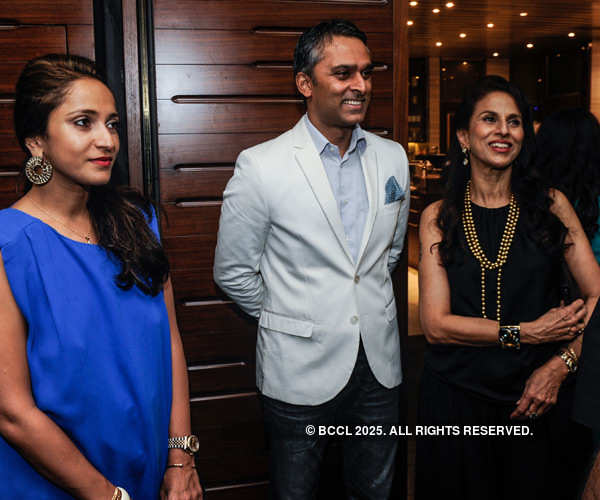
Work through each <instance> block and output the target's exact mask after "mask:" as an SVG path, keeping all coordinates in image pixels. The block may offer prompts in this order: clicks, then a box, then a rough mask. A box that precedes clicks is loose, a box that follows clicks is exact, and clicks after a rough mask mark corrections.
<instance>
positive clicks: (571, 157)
mask: <svg viewBox="0 0 600 500" xmlns="http://www.w3.org/2000/svg"><path fill="white" fill-rule="evenodd" d="M536 143H537V151H538V153H537V157H536V161H535V165H536V168H537V169H538V171H539V172H541V173H542V174H543V176H544V179H545V180H546V181H547V182H548V184H549V185H550V186H551V187H554V188H557V189H560V190H561V191H562V192H563V194H564V195H565V196H566V197H567V198H568V199H569V201H570V202H571V204H572V205H573V206H574V207H575V211H576V212H577V216H578V217H579V220H580V221H581V224H582V226H583V229H584V231H585V234H586V235H587V237H588V238H589V239H590V240H591V239H593V237H594V236H595V235H596V233H597V232H598V215H600V214H599V213H598V212H599V210H598V197H599V196H600V125H599V124H598V120H597V119H596V117H595V116H594V115H593V114H592V113H590V112H589V111H587V110H585V109H583V108H572V109H564V110H561V111H557V112H556V113H553V114H551V115H550V116H549V117H547V118H546V119H545V120H544V121H543V123H542V126H541V127H540V129H539V130H538V133H537V137H536Z"/></svg>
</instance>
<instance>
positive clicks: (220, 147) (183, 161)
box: [158, 132, 277, 168]
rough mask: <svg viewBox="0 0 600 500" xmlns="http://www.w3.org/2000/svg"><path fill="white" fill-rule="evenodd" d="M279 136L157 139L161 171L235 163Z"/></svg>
mask: <svg viewBox="0 0 600 500" xmlns="http://www.w3.org/2000/svg"><path fill="white" fill-rule="evenodd" d="M276 135H277V133H276V132H258V133H255V132H248V133H240V134H199V135H195V134H194V135H192V134H171V135H159V136H158V149H159V157H160V167H161V168H171V167H174V166H175V165H189V164H198V163H213V164H214V163H234V162H235V160H236V158H237V155H238V154H239V152H240V151H242V150H243V149H246V148H249V147H251V146H254V145H256V144H259V143H261V142H264V141H268V140H269V139H273V138H274V137H275V136H276Z"/></svg>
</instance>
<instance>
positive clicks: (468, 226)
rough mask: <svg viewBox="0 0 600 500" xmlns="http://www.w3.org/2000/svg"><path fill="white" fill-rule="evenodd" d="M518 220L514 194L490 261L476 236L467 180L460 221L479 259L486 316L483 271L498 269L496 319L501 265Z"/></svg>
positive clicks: (482, 313)
mask: <svg viewBox="0 0 600 500" xmlns="http://www.w3.org/2000/svg"><path fill="white" fill-rule="evenodd" d="M518 220H519V205H518V204H517V201H516V200H515V195H514V194H511V196H510V206H509V209H508V218H507V219H506V225H505V226H504V232H503V233H502V239H501V240H500V249H499V250H498V257H496V261H495V262H491V261H490V260H489V259H488V258H487V257H486V255H485V253H483V250H482V248H481V245H479V239H478V238H477V229H476V228H475V222H474V221H473V212H472V211H471V181H469V182H467V189H465V209H464V210H463V213H462V223H463V228H464V230H465V236H466V238H467V243H468V245H469V249H470V250H471V253H472V254H473V255H474V256H475V258H476V259H477V260H478V261H479V265H480V266H481V315H482V316H483V317H484V318H487V315H486V313H485V271H486V270H488V269H489V270H491V269H498V278H497V280H496V321H498V322H499V321H500V284H501V282H502V266H504V264H506V260H507V259H508V251H509V249H510V246H511V244H512V241H513V237H514V235H515V230H516V228H517V221H518Z"/></svg>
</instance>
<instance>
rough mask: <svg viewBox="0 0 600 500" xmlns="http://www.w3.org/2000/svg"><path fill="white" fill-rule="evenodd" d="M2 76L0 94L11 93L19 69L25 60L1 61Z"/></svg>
mask: <svg viewBox="0 0 600 500" xmlns="http://www.w3.org/2000/svg"><path fill="white" fill-rule="evenodd" d="M1 64H2V78H0V95H1V94H13V93H14V91H15V86H16V84H17V80H18V79H19V75H20V74H21V70H22V69H23V67H24V66H25V62H17V63H15V62H12V63H7V62H2V63H1Z"/></svg>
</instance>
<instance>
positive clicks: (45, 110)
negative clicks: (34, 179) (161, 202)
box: [14, 54, 169, 296]
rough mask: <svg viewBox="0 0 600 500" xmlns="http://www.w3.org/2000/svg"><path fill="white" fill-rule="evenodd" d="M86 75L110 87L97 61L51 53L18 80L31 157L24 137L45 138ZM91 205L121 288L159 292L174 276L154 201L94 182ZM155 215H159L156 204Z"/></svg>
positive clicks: (20, 123)
mask: <svg viewBox="0 0 600 500" xmlns="http://www.w3.org/2000/svg"><path fill="white" fill-rule="evenodd" d="M81 78H93V79H95V80H98V81H100V82H102V83H104V84H105V85H106V83H105V82H104V80H103V79H102V77H101V76H100V75H99V74H98V72H97V70H96V67H95V65H94V63H93V62H92V61H90V60H89V59H86V58H84V57H79V56H71V55H64V54H48V55H45V56H42V57H38V58H36V59H33V60H31V61H29V62H28V63H27V65H26V66H25V68H24V69H23V71H22V73H21V75H20V77H19V80H18V82H17V87H16V99H15V108H14V123H15V131H16V134H17V138H18V140H19V144H20V145H21V148H22V149H23V151H25V153H26V154H27V156H28V157H30V156H31V153H30V152H29V149H28V148H27V146H26V145H25V139H27V138H30V137H45V136H46V131H47V127H48V117H49V116H50V113H51V112H52V110H54V109H55V108H56V107H58V106H59V105H60V104H61V103H62V102H63V100H64V98H65V96H66V95H67V93H68V92H69V89H70V88H71V85H72V84H73V82H75V81H77V80H79V79H81ZM87 208H88V210H89V213H90V218H91V220H92V224H93V225H94V229H95V230H96V233H97V234H98V244H99V245H100V246H101V247H102V248H104V249H105V250H106V251H108V252H110V253H112V254H113V255H114V256H115V257H116V258H117V259H118V260H119V261H120V262H121V270H120V273H119V274H118V275H117V276H116V277H115V282H116V284H117V286H119V288H122V289H123V290H129V289H130V288H132V287H133V286H134V285H136V286H137V287H138V288H139V289H140V290H141V291H142V292H144V293H145V294H147V295H152V296H156V295H157V294H158V293H159V292H160V291H161V290H162V288H163V285H164V283H165V281H166V280H167V277H168V275H169V262H168V260H167V256H166V254H165V252H164V250H163V248H162V246H161V245H160V243H159V241H158V240H157V238H156V236H155V235H154V233H153V231H152V229H151V228H150V227H149V225H148V223H147V220H148V219H150V218H151V217H152V216H153V210H152V204H151V202H150V201H149V200H148V199H146V198H144V197H143V196H142V195H141V194H140V193H138V192H137V191H135V190H134V189H131V188H128V187H124V186H123V187H114V186H111V185H105V186H90V187H89V196H88V201H87ZM154 213H156V214H157V215H156V216H158V210H157V209H156V208H155V210H154Z"/></svg>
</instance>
